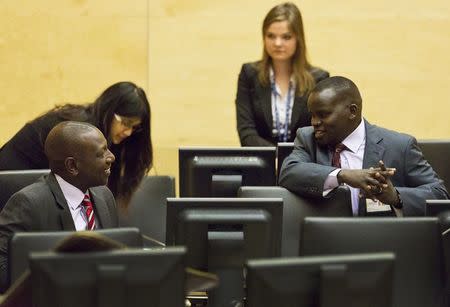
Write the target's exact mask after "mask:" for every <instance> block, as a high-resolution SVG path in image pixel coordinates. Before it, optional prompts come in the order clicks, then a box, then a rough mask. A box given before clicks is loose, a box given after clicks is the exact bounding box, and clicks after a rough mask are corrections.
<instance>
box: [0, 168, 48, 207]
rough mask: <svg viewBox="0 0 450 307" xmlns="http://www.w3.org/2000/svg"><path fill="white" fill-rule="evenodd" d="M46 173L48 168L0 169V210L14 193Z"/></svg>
mask: <svg viewBox="0 0 450 307" xmlns="http://www.w3.org/2000/svg"><path fill="white" fill-rule="evenodd" d="M48 173H50V170H48V169H33V170H14V171H0V190H1V193H0V210H1V209H3V207H4V206H5V205H6V202H7V201H8V199H9V198H10V197H11V196H12V195H13V194H14V193H16V192H17V191H19V190H21V189H23V188H24V187H26V186H27V185H30V184H32V183H33V182H35V181H36V180H38V179H39V177H41V176H43V175H47V174H48Z"/></svg>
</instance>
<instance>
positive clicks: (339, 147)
mask: <svg viewBox="0 0 450 307" xmlns="http://www.w3.org/2000/svg"><path fill="white" fill-rule="evenodd" d="M346 149H347V146H345V145H344V144H342V143H339V144H336V146H335V147H334V151H333V158H332V159H331V165H332V166H334V167H338V168H341V151H343V150H346Z"/></svg>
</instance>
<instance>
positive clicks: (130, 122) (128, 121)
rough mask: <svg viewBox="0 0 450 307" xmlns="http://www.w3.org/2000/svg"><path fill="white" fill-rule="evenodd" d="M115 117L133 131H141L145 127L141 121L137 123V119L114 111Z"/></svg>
mask: <svg viewBox="0 0 450 307" xmlns="http://www.w3.org/2000/svg"><path fill="white" fill-rule="evenodd" d="M114 118H115V119H116V120H117V121H118V122H119V123H120V124H121V125H123V126H125V127H127V128H128V129H131V130H132V131H133V133H138V132H141V131H142V130H143V129H144V128H142V125H141V123H139V124H136V120H133V119H130V118H127V117H125V116H120V115H118V114H116V113H114Z"/></svg>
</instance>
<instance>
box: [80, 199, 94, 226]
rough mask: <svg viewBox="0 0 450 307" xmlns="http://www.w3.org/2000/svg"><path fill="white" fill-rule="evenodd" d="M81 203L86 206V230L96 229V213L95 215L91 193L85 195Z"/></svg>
mask: <svg viewBox="0 0 450 307" xmlns="http://www.w3.org/2000/svg"><path fill="white" fill-rule="evenodd" d="M81 205H82V206H83V207H84V212H85V214H86V220H87V227H86V230H94V229H95V215H94V206H92V202H91V198H90V197H89V194H85V195H84V199H83V202H82V203H81Z"/></svg>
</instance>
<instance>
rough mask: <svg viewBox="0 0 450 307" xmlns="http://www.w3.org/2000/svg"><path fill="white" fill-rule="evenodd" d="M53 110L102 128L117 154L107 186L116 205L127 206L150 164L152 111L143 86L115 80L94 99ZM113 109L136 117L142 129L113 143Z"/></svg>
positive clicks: (151, 155) (63, 115)
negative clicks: (88, 102)
mask: <svg viewBox="0 0 450 307" xmlns="http://www.w3.org/2000/svg"><path fill="white" fill-rule="evenodd" d="M53 111H54V112H56V113H57V114H58V116H59V117H61V118H63V119H67V120H78V121H85V122H90V123H91V124H93V125H95V126H96V127H97V128H98V129H100V131H102V132H103V134H104V135H105V137H106V139H107V140H108V145H109V147H110V150H111V151H112V152H113V154H114V156H115V157H116V161H115V163H114V164H113V166H112V168H111V175H110V177H109V181H108V187H109V188H110V190H111V191H112V192H113V194H114V196H115V198H116V200H117V202H118V203H119V205H121V206H122V207H126V206H127V205H128V203H129V200H130V198H131V196H132V194H133V192H134V191H135V190H136V188H137V187H138V185H139V183H140V182H141V180H142V178H143V177H144V175H145V174H147V172H148V171H149V170H150V169H151V167H152V165H153V149H152V140H151V125H150V119H151V112H150V104H149V103H148V100H147V96H146V95H145V92H144V90H143V89H142V88H140V87H138V86H136V85H135V84H134V83H132V82H118V83H115V84H113V85H111V86H110V87H108V88H107V89H106V90H105V91H104V92H103V93H102V94H101V95H100V96H99V97H98V98H97V99H96V100H95V102H94V103H91V104H87V105H84V106H81V105H74V104H66V105H63V106H60V107H56V108H55V109H54V110H53ZM114 113H115V114H118V115H122V116H125V117H139V118H140V119H141V127H142V130H140V131H139V132H137V133H133V134H131V135H130V136H129V137H127V138H126V139H125V140H123V141H122V142H121V143H120V144H113V143H112V140H111V135H110V131H111V125H112V122H113V119H114Z"/></svg>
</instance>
